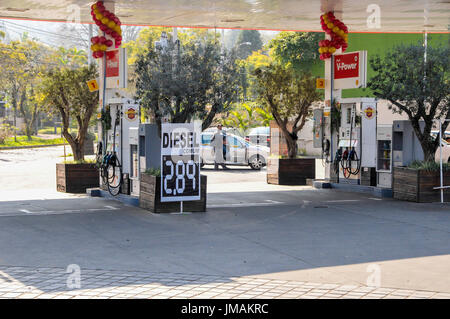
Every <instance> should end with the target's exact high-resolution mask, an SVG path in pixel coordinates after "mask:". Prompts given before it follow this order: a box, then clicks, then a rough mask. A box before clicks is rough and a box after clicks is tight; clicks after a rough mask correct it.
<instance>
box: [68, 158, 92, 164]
mask: <svg viewBox="0 0 450 319" xmlns="http://www.w3.org/2000/svg"><path fill="white" fill-rule="evenodd" d="M63 163H64V164H95V163H96V160H95V159H92V158H90V159H82V160H64V161H63Z"/></svg>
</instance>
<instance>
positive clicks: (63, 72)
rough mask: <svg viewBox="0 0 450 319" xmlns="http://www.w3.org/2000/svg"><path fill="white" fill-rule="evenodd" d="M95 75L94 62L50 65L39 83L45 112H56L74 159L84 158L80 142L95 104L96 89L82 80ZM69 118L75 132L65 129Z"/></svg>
mask: <svg viewBox="0 0 450 319" xmlns="http://www.w3.org/2000/svg"><path fill="white" fill-rule="evenodd" d="M97 76H98V73H97V69H96V66H94V65H91V66H85V67H81V68H78V69H69V68H58V69H52V70H50V71H48V72H47V73H46V74H45V77H44V79H43V81H42V84H41V86H40V87H39V90H40V93H41V94H42V96H43V102H44V103H45V106H46V108H47V110H48V112H58V113H59V114H60V115H61V118H62V123H63V136H64V137H65V138H66V140H67V142H68V143H69V144H70V146H71V148H72V152H73V154H74V159H75V160H82V159H83V158H84V148H83V147H82V146H83V144H84V141H85V138H86V135H87V130H88V128H89V121H90V119H91V117H92V115H93V112H94V110H95V109H96V107H97V106H98V92H90V91H89V88H88V86H87V84H86V82H87V81H89V80H92V79H95V78H96V77H97ZM70 118H73V119H75V120H76V123H77V135H76V136H72V135H71V134H70V133H69V124H70Z"/></svg>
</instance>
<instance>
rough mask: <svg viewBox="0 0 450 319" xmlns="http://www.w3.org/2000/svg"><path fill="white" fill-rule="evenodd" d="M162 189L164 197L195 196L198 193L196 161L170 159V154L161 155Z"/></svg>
mask: <svg viewBox="0 0 450 319" xmlns="http://www.w3.org/2000/svg"><path fill="white" fill-rule="evenodd" d="M162 165H163V171H162V178H163V189H164V197H170V196H195V195H198V194H199V189H198V188H199V185H198V181H199V178H200V176H199V169H198V161H194V160H192V159H191V160H188V161H187V162H184V161H182V160H181V159H179V160H174V159H172V156H170V155H167V156H163V162H162Z"/></svg>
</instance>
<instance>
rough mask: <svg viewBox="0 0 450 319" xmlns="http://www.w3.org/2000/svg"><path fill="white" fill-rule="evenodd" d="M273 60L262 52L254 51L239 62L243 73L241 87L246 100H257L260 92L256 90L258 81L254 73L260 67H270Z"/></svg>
mask: <svg viewBox="0 0 450 319" xmlns="http://www.w3.org/2000/svg"><path fill="white" fill-rule="evenodd" d="M271 61H272V59H271V58H270V57H269V56H267V55H265V54H263V53H262V51H261V50H260V51H254V52H253V53H252V54H251V55H249V56H248V57H247V58H246V59H245V60H239V61H238V65H239V67H240V69H241V70H240V72H241V79H242V80H241V87H242V90H243V95H244V100H246V99H247V98H250V99H252V100H255V99H256V97H257V95H258V92H257V88H256V80H255V77H254V76H253V75H252V74H253V73H254V71H255V70H256V69H258V68H260V67H266V66H269V65H270V62H271Z"/></svg>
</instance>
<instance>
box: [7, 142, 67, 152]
mask: <svg viewBox="0 0 450 319" xmlns="http://www.w3.org/2000/svg"><path fill="white" fill-rule="evenodd" d="M63 145H69V144H45V145H28V146H8V147H0V151H2V150H18V149H24V148H39V147H51V146H63Z"/></svg>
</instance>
